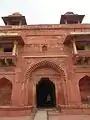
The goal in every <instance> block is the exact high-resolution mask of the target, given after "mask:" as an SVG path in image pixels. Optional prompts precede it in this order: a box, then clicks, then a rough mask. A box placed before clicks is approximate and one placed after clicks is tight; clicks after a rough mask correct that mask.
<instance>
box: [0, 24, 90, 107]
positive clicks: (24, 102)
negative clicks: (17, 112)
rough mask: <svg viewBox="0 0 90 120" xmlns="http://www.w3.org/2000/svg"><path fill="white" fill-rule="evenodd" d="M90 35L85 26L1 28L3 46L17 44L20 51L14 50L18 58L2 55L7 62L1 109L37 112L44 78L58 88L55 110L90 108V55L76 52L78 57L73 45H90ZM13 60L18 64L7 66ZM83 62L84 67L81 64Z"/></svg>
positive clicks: (0, 72)
mask: <svg viewBox="0 0 90 120" xmlns="http://www.w3.org/2000/svg"><path fill="white" fill-rule="evenodd" d="M89 31H90V25H89V24H81V23H78V24H56V25H54V24H53V25H6V26H1V27H0V44H3V43H4V44H5V43H6V44H8V43H9V42H10V43H11V44H13V45H14V41H16V42H17V44H16V45H17V50H16V49H15V46H14V48H13V49H14V50H13V54H14V52H15V54H14V55H13V54H12V53H9V52H1V53H0V59H1V60H2V59H4V62H6V64H5V65H2V64H1V66H0V105H2V106H7V105H9V106H17V107H24V106H33V107H34V108H37V104H38V103H37V101H38V97H37V94H38V93H37V85H38V84H39V82H40V80H41V79H42V78H43V79H44V81H45V80H46V79H47V78H48V81H51V83H49V85H50V86H51V84H53V85H54V88H55V89H54V92H55V93H54V94H55V95H54V98H53V99H55V101H54V102H55V104H54V107H58V106H60V105H81V104H83V103H85V104H88V103H89V102H90V101H89V100H90V97H89V96H90V78H89V76H90V67H89V66H90V64H89V62H87V63H85V61H87V58H88V61H89V57H90V51H89V50H77V49H76V52H77V53H75V46H73V42H72V41H73V39H74V40H75V42H76V41H80V42H82V41H84V42H85V43H87V42H88V43H89V42H90V32H89ZM72 32H73V34H71V33H72ZM5 46H7V45H5ZM15 50H16V51H15ZM9 58H10V59H12V61H13V63H14V64H12V65H8V64H7V59H9ZM79 58H80V59H81V63H82V62H83V63H82V64H78V60H79ZM1 62H2V61H1ZM42 86H43V83H42ZM50 86H49V87H50ZM43 87H44V86H43ZM38 89H39V88H38ZM44 89H45V87H44ZM47 89H48V87H46V90H47ZM46 90H45V91H46ZM39 92H40V91H39ZM47 93H48V92H47ZM50 93H52V90H51V92H50ZM40 95H41V97H42V94H40ZM39 102H40V101H39ZM39 104H40V103H39ZM41 106H42V105H41ZM39 107H40V106H39ZM46 107H47V105H46Z"/></svg>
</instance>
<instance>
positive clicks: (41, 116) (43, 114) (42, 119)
mask: <svg viewBox="0 0 90 120" xmlns="http://www.w3.org/2000/svg"><path fill="white" fill-rule="evenodd" d="M34 120H47V111H46V110H38V111H37V113H36V115H35V117H34Z"/></svg>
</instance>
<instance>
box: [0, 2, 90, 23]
mask: <svg viewBox="0 0 90 120" xmlns="http://www.w3.org/2000/svg"><path fill="white" fill-rule="evenodd" d="M89 1H90V0H0V17H1V16H7V15H10V14H12V13H14V12H20V13H21V14H23V15H25V16H26V20H27V23H28V24H58V23H59V21H60V15H61V14H64V13H65V12H67V11H73V12H74V13H76V14H77V13H78V14H85V15H86V16H85V18H84V20H83V23H90V2H89ZM0 25H4V24H3V21H2V19H0Z"/></svg>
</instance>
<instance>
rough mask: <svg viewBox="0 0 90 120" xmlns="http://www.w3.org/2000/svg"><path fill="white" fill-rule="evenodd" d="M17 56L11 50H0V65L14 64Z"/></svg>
mask: <svg viewBox="0 0 90 120" xmlns="http://www.w3.org/2000/svg"><path fill="white" fill-rule="evenodd" d="M16 60H17V56H16V55H12V52H0V66H1V67H3V66H15V65H16Z"/></svg>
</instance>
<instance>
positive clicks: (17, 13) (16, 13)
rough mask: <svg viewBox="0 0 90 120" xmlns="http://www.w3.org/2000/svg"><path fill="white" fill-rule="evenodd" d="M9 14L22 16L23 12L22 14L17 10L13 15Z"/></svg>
mask: <svg viewBox="0 0 90 120" xmlns="http://www.w3.org/2000/svg"><path fill="white" fill-rule="evenodd" d="M9 16H22V14H20V13H19V12H15V13H13V14H12V15H9Z"/></svg>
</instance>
